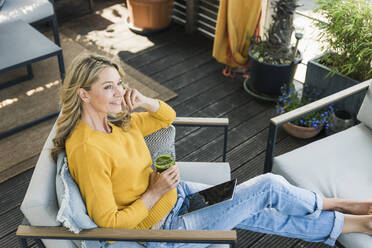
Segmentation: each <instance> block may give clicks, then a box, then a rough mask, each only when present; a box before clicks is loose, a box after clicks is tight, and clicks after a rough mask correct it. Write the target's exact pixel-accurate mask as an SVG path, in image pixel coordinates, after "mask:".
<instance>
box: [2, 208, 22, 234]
mask: <svg viewBox="0 0 372 248" xmlns="http://www.w3.org/2000/svg"><path fill="white" fill-rule="evenodd" d="M22 220H23V214H22V213H21V211H20V210H19V206H17V205H16V206H14V207H13V208H12V209H11V210H9V211H8V212H5V213H4V214H2V215H1V217H0V238H3V237H4V236H6V235H8V234H10V233H12V232H14V231H15V230H17V227H18V225H19V224H20V223H21V222H22Z"/></svg>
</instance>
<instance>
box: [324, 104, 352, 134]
mask: <svg viewBox="0 0 372 248" xmlns="http://www.w3.org/2000/svg"><path fill="white" fill-rule="evenodd" d="M329 124H330V125H329V130H328V131H327V134H328V135H330V134H334V133H337V132H341V131H343V130H345V129H348V128H349V127H352V126H353V125H354V118H353V116H352V115H351V114H350V113H348V112H346V111H344V110H339V111H335V112H334V113H332V114H331V117H330V119H329Z"/></svg>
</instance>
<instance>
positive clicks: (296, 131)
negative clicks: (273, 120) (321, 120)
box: [282, 122, 323, 139]
mask: <svg viewBox="0 0 372 248" xmlns="http://www.w3.org/2000/svg"><path fill="white" fill-rule="evenodd" d="M282 127H283V129H284V130H285V131H286V132H287V133H288V134H290V135H292V136H294V137H296V138H300V139H310V138H313V137H315V136H317V135H318V134H319V133H320V131H322V129H323V126H322V127H320V128H318V129H316V128H313V127H301V126H297V125H294V124H292V123H290V122H288V123H285V124H283V126H282Z"/></svg>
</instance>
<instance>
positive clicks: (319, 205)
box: [307, 192, 323, 219]
mask: <svg viewBox="0 0 372 248" xmlns="http://www.w3.org/2000/svg"><path fill="white" fill-rule="evenodd" d="M313 194H314V196H315V206H314V209H315V211H314V212H313V213H311V214H309V215H307V217H308V218H311V219H316V218H318V217H319V216H320V213H321V212H322V211H323V198H322V197H321V196H320V195H319V194H318V193H316V192H313Z"/></svg>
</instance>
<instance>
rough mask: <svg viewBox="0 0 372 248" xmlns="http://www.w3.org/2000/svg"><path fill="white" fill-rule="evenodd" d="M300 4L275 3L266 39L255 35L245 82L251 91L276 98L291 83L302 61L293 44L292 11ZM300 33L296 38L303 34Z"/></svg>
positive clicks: (289, 1) (294, 0)
mask: <svg viewBox="0 0 372 248" xmlns="http://www.w3.org/2000/svg"><path fill="white" fill-rule="evenodd" d="M298 6H299V5H298V4H297V0H279V1H277V2H275V3H274V14H273V16H272V17H273V23H272V24H271V26H270V28H269V30H268V35H267V39H266V40H265V41H260V40H261V39H258V42H257V39H253V42H252V44H251V46H250V48H249V52H248V53H249V58H250V63H251V67H250V77H249V80H246V81H245V82H244V88H245V89H246V91H248V92H249V93H253V95H255V96H258V97H260V96H261V97H260V98H262V99H267V100H270V99H272V100H275V99H276V98H277V97H278V96H279V95H280V93H281V92H280V88H281V87H282V86H283V85H289V84H290V83H291V82H292V80H293V76H294V73H295V70H296V67H297V65H298V64H299V63H300V62H301V59H302V57H301V54H300V53H299V52H297V46H296V47H294V46H292V45H291V37H292V34H293V31H294V27H293V15H294V12H295V10H296V8H297V7H298ZM301 37H302V36H301V34H297V36H296V38H297V41H298V40H299V39H300V38H301ZM255 41H256V42H255Z"/></svg>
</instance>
